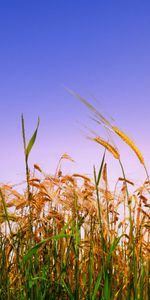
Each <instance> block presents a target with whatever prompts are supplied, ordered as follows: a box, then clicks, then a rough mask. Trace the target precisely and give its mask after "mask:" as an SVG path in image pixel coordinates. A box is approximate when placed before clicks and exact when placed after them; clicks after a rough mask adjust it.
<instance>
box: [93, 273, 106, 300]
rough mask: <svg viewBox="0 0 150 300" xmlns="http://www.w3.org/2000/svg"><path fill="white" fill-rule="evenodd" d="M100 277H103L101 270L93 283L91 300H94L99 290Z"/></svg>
mask: <svg viewBox="0 0 150 300" xmlns="http://www.w3.org/2000/svg"><path fill="white" fill-rule="evenodd" d="M102 275H103V272H102V269H101V271H100V272H99V274H98V276H97V279H96V283H95V286H94V291H93V294H92V298H91V300H95V299H96V294H97V292H98V289H99V286H100V283H101V280H102Z"/></svg>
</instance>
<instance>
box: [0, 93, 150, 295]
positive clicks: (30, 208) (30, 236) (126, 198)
mask: <svg viewBox="0 0 150 300" xmlns="http://www.w3.org/2000/svg"><path fill="white" fill-rule="evenodd" d="M73 94H74V93H73ZM75 96H77V98H78V99H80V101H81V102H83V103H84V104H85V105H86V106H87V107H88V108H89V109H90V111H92V113H93V114H94V117H93V118H94V120H95V121H96V122H97V123H99V124H100V125H102V126H103V127H104V128H105V130H106V133H108V132H109V134H110V133H111V134H117V135H118V136H119V137H120V138H121V139H122V141H123V142H125V143H126V144H127V145H128V146H129V147H130V149H131V151H134V154H135V155H136V156H137V158H138V159H139V162H140V163H141V166H142V167H144V169H145V171H146V173H145V174H146V178H145V182H143V185H142V186H140V187H138V188H135V190H134V182H132V181H131V180H129V179H127V178H126V176H125V172H124V168H123V165H122V162H121V159H120V153H119V150H118V149H117V147H116V146H115V145H114V144H112V143H110V142H109V140H105V139H103V138H101V137H100V136H96V135H95V134H94V133H92V136H90V137H89V138H90V139H91V140H93V141H94V142H96V143H98V144H100V147H103V148H104V154H103V157H102V160H101V164H100V166H99V170H96V168H95V167H94V168H93V178H89V177H87V176H85V175H83V174H77V173H76V174H72V175H68V174H62V170H61V162H62V160H65V159H67V160H72V158H71V157H70V156H69V155H68V154H66V153H65V154H64V155H62V157H61V158H60V161H59V164H58V166H57V169H56V173H55V174H54V175H53V176H51V175H47V174H45V173H44V171H43V170H42V169H41V168H40V166H38V165H36V164H35V165H34V168H33V170H32V171H31V170H30V169H29V161H28V160H29V155H30V151H31V150H32V147H33V145H34V143H35V140H36V136H37V132H38V126H39V120H38V124H37V128H36V130H35V132H34V134H33V135H32V137H31V139H30V140H29V142H28V143H27V141H26V136H25V126H24V118H23V116H22V136H23V145H24V155H25V168H26V178H25V184H26V187H25V189H23V191H22V192H19V191H18V190H17V186H13V185H6V184H1V186H0V299H2V300H3V299H4V300H5V299H9V300H15V299H16V300H24V299H28V300H29V299H30V300H36V299H37V300H47V299H51V300H53V299H62V300H65V299H72V300H73V299H75V300H77V299H87V300H94V299H102V300H148V299H150V282H149V278H150V231H149V230H150V215H149V208H150V204H149V193H150V181H149V176H148V172H147V169H146V166H145V162H144V158H143V156H142V154H141V152H140V151H139V149H138V148H137V147H136V146H135V144H134V143H133V142H132V141H131V140H130V139H129V137H128V136H127V135H126V134H124V133H123V132H122V131H120V130H119V129H118V128H117V127H116V126H113V125H111V123H110V122H109V121H107V120H106V119H105V118H104V117H103V116H102V115H101V114H100V113H99V112H98V111H97V110H96V109H95V108H94V107H93V106H92V105H91V104H90V103H88V102H87V101H86V100H85V99H84V98H82V97H80V96H79V95H77V94H76V95H75ZM106 152H109V153H110V155H112V159H113V158H114V159H116V160H117V161H118V163H119V164H120V174H121V175H120V177H119V178H118V180H117V183H116V186H115V189H114V191H111V190H110V189H109V182H108V174H107V161H106ZM130 186H131V187H132V190H134V191H133V192H132V193H131V192H130ZM121 211H122V213H120V212H121Z"/></svg>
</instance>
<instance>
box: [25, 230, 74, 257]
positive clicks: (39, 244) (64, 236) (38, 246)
mask: <svg viewBox="0 0 150 300" xmlns="http://www.w3.org/2000/svg"><path fill="white" fill-rule="evenodd" d="M66 237H70V235H67V234H64V233H61V234H57V235H54V236H51V237H50V238H47V239H44V240H42V241H41V242H39V243H38V244H36V245H35V246H34V247H32V248H31V249H30V250H29V251H28V253H27V254H26V255H25V256H24V257H23V262H26V261H27V260H28V259H29V258H30V257H32V255H33V254H35V253H36V252H37V250H38V249H39V248H40V247H41V246H42V245H43V244H44V243H46V242H48V241H50V240H59V239H62V238H66Z"/></svg>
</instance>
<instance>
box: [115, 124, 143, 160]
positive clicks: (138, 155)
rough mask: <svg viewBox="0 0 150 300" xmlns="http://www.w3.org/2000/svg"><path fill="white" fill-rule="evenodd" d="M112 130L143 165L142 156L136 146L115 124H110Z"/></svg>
mask: <svg viewBox="0 0 150 300" xmlns="http://www.w3.org/2000/svg"><path fill="white" fill-rule="evenodd" d="M112 129H113V131H114V132H115V133H116V134H117V135H118V136H119V137H120V138H121V139H122V140H123V141H124V142H125V143H126V144H127V145H128V146H129V147H130V148H131V149H132V150H133V151H134V153H135V154H136V156H137V157H138V159H139V161H140V163H141V164H142V165H144V157H143V155H142V153H141V152H140V150H139V149H138V148H137V147H136V145H135V144H134V142H133V141H132V140H131V139H130V138H129V137H128V136H127V135H126V134H125V133H124V132H123V131H121V130H120V129H118V128H117V127H115V126H112Z"/></svg>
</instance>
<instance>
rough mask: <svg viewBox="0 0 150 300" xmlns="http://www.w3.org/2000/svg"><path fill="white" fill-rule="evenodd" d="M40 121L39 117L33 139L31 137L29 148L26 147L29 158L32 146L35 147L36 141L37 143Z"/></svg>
mask: <svg viewBox="0 0 150 300" xmlns="http://www.w3.org/2000/svg"><path fill="white" fill-rule="evenodd" d="M39 123H40V119H39V118H38V123H37V127H36V130H35V132H34V133H33V135H32V137H31V139H30V141H29V143H28V146H27V148H26V157H27V158H28V156H29V153H30V151H31V149H32V147H33V145H34V143H35V140H36V136H37V131H38V128H39Z"/></svg>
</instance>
